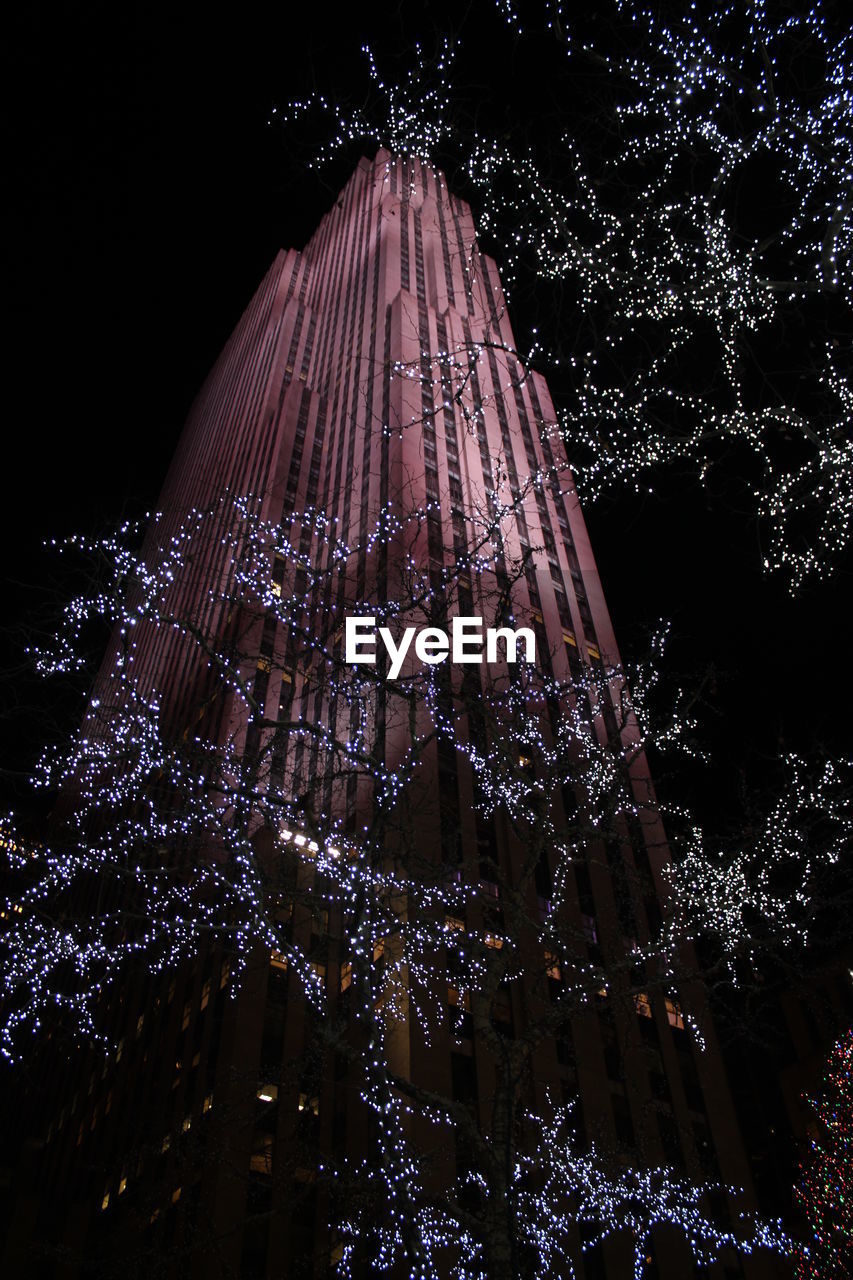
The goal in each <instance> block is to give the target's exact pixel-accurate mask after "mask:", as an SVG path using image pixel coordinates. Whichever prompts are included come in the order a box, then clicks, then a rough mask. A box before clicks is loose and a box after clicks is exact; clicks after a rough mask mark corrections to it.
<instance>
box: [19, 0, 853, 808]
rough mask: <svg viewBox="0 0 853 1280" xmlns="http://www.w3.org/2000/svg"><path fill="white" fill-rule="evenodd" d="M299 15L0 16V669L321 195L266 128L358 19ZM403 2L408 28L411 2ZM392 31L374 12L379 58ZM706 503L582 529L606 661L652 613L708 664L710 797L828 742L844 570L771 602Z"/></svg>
mask: <svg viewBox="0 0 853 1280" xmlns="http://www.w3.org/2000/svg"><path fill="white" fill-rule="evenodd" d="M404 8H405V6H404ZM306 10H307V11H304V12H302V13H301V14H300V16H299V17H298V18H294V17H293V15H292V12H291V11H292V6H285V5H279V6H276V7H270V8H269V9H266V8H264V7H261V8H253V7H252V6H240V8H239V11H238V10H236V9H233V10H232V12H231V14H229V15H226V14H225V12H224V11H223V12H222V13H218V12H217V13H211V11H210V9H209V8H202V7H200V6H198V7H196V6H180V12H179V13H178V15H177V17H176V16H175V15H174V14H173V13H172V12H171V11H170V10H169V9H166V8H163V9H158V8H156V6H155V7H152V6H149V5H146V6H115V5H107V4H102V5H91V4H89V5H86V4H83V5H78V6H74V7H73V9H72V7H71V6H64V7H60V6H56V8H55V9H51V8H50V7H48V6H42V5H32V6H25V12H24V14H23V15H22V16H19V17H18V19H17V20H16V21H17V27H16V30H15V31H14V32H13V33H12V36H11V38H10V40H9V42H8V52H7V55H6V56H7V59H8V64H9V65H8V66H7V68H6V76H5V79H6V83H7V86H11V89H12V93H11V109H10V110H9V111H7V137H6V143H7V146H6V151H7V156H8V161H7V167H8V171H9V173H10V175H11V182H10V183H9V186H8V194H7V205H8V206H9V207H7V213H8V212H11V215H12V231H11V233H9V234H8V235H7V237H6V241H5V250H6V253H7V255H8V263H7V273H6V274H7V279H8V280H9V287H8V289H7V299H8V309H9V318H10V321H11V330H12V336H11V341H10V342H9V344H8V346H7V350H6V354H7V357H8V367H7V370H6V375H5V387H6V400H7V404H9V405H10V407H11V411H10V413H9V416H8V418H7V420H6V429H5V441H6V447H7V460H6V461H7V465H6V469H5V474H6V489H7V493H6V502H5V504H4V505H3V507H2V522H3V528H2V535H3V536H2V541H0V548H2V556H3V573H4V578H5V579H6V582H7V588H6V595H5V601H6V610H5V614H6V616H5V618H4V622H5V623H6V624H7V626H8V628H9V632H8V634H7V635H6V636H5V637H4V642H3V643H4V656H5V661H6V665H7V667H8V668H10V669H14V666H15V662H16V658H17V654H18V649H17V647H16V646H18V644H19V635H20V633H19V630H18V628H19V625H20V624H22V623H24V624H25V623H26V622H27V621H28V619H32V618H33V617H34V616H36V615H38V616H39V617H40V616H41V612H40V611H41V608H42V604H43V600H44V596H45V595H48V596H49V595H50V593H51V592H52V591H53V590H54V588H53V586H51V585H49V584H51V583H52V582H53V581H54V578H55V573H56V570H55V567H52V566H51V564H50V563H49V562H47V561H46V560H45V559H44V558H43V557H42V556H41V554H40V552H39V550H38V548H39V544H40V542H41V540H42V539H43V538H45V537H52V536H61V535H64V534H66V533H69V532H72V531H75V530H83V531H87V532H96V531H98V530H99V529H102V528H104V527H107V526H109V524H110V523H115V522H116V521H117V520H118V519H120V518H121V517H122V516H123V515H125V514H128V513H129V514H138V513H140V512H141V511H144V510H146V509H148V508H150V507H151V506H153V505H154V504H156V497H157V493H158V490H159V487H160V484H161V482H162V480H163V477H164V474H165V470H166V467H167V465H168V461H169V458H170V456H171V454H172V452H173V450H174V447H175V444H176V442H177V439H178V435H179V432H180V428H181V425H182V422H183V420H184V417H185V415H186V412H187V409H188V407H189V404H190V402H191V399H192V397H193V395H194V393H195V391H196V390H197V389H198V387H199V385H200V383H201V381H202V379H203V377H204V376H205V374H206V372H207V370H208V369H209V367H210V365H211V364H212V362H213V360H214V359H215V357H216V355H217V354H218V351H219V350H220V348H221V346H222V344H223V342H224V341H225V339H226V338H227V336H228V334H229V332H230V331H231V329H232V328H233V326H234V324H235V323H236V321H237V319H238V318H239V315H240V313H241V311H242V309H243V307H244V306H245V305H246V303H247V302H248V300H249V298H250V297H251V295H252V293H253V291H254V289H255V287H256V285H257V283H258V282H259V280H260V278H261V276H262V275H263V273H264V271H265V270H266V268H267V266H268V265H269V262H270V260H271V259H272V257H273V255H274V254H275V252H276V250H277V249H278V248H279V247H281V246H284V247H288V246H290V245H294V246H296V247H301V245H302V244H303V243H304V242H305V240H306V239H307V238H308V236H309V235H310V233H311V231H312V230H313V227H314V225H315V224H316V222H317V220H318V218H319V216H320V215H321V214H322V212H323V211H324V210H325V208H326V207H327V206H328V205H329V204H331V202H332V199H333V196H334V194H335V191H336V190H337V188H338V187H339V186H340V185H342V184H343V181H345V179H346V176H347V172H348V166H349V165H350V164H351V163H352V161H354V158H355V153H354V154H353V157H352V159H348V160H344V161H342V163H341V166H340V167H339V168H338V169H337V170H335V171H333V172H332V173H331V174H330V175H328V176H327V177H326V178H324V179H318V178H317V177H315V176H312V175H310V174H308V173H307V172H305V171H304V170H302V169H301V168H300V164H299V157H298V155H295V154H294V152H293V149H292V148H291V147H290V146H289V144H287V143H286V142H285V139H284V138H283V136H282V135H281V134H279V133H277V132H275V131H273V130H271V129H270V128H268V127H267V123H266V122H267V118H268V115H269V111H270V107H271V106H272V105H273V104H274V103H276V102H282V101H285V100H286V99H288V98H289V97H291V96H298V95H300V94H303V93H305V92H307V91H308V90H309V89H310V88H311V86H312V84H314V83H317V84H319V85H320V86H321V87H323V88H324V89H326V90H327V91H328V92H334V91H335V90H336V89H343V90H351V91H352V92H360V91H361V87H362V86H363V83H364V82H363V80H360V79H359V68H360V66H361V65H362V62H361V58H360V55H359V53H358V49H359V46H360V44H361V43H362V41H363V39H364V37H365V35H369V34H370V33H369V32H362V31H361V30H359V24H360V23H363V22H366V21H367V19H365V18H364V15H363V13H361V12H360V11H359V7H358V6H353V7H352V12H351V14H350V16H349V18H348V19H347V20H346V23H348V25H346V23H345V24H344V25H343V26H342V25H341V20H340V19H338V18H335V19H334V20H333V19H332V16H331V15H330V14H329V13H328V12H327V11H326V9H325V7H323V6H316V10H317V11H316V12H314V11H313V10H312V9H310V8H308V7H306ZM417 11H418V14H419V19H418V20H419V21H420V22H421V23H422V24H423V25H424V26H425V27H426V25H427V24H428V22H429V20H430V15H431V12H432V11H431V10H430V7H429V6H417ZM409 12H410V13H411V10H409ZM455 12H456V14H457V18H456V21H457V22H463V21H464V11H461V10H459V9H458V6H457V8H456V10H455ZM411 21H412V20H411V18H410V17H407V18H406V20H405V22H404V20H403V19H402V18H400V17H399V16H392V17H391V18H390V19H388V20H387V21H386V25H385V27H384V33H383V36H382V39H384V40H385V42H386V44H387V45H388V47H389V48H399V47H401V45H402V43H403V42H402V38H401V36H400V32H401V31H402V30H403V28H404V27H405V26H408V27H411ZM429 44H430V41H429V39H428V40H427V45H428V47H429ZM484 74H485V73H484ZM520 87H521V89H522V90H523V89H524V85H523V84H522V85H521V86H520ZM516 88H517V89H518V88H519V86H516ZM324 184H325V185H324ZM722 489H723V492H721V493H719V494H717V495H716V496H714V495H711V496H708V495H706V494H704V493H703V492H702V491H701V490H700V489H698V488H697V487H693V486H689V485H685V484H683V483H681V482H677V483H672V484H668V485H664V490H663V493H662V495H661V496H658V497H656V498H655V499H646V500H644V501H639V500H636V499H623V500H619V501H618V502H617V501H613V500H611V501H609V502H608V503H607V504H606V505H602V506H601V507H600V508H596V509H594V510H592V511H589V512H588V520H589V524H590V528H591V533H592V539H593V546H594V548H595V550H596V554H597V557H598V561H599V567H600V570H601V573H602V577H603V580H604V585H605V591H606V594H607V597H608V601H609V604H610V607H611V612H612V613H613V615H614V620H615V623H616V631H617V636H619V638H620V640H621V641H622V644H623V648H625V649H627V650H628V651H632V650H635V649H637V650H638V649H639V648H640V647H641V645H642V633H643V627H644V626H645V625H647V624H649V623H651V622H653V621H654V620H655V619H656V618H657V617H662V616H666V617H670V618H672V619H673V624H674V632H675V635H676V643H675V646H674V650H673V654H674V659H675V660H676V662H677V665H679V666H681V667H683V668H685V669H687V670H693V671H696V670H701V669H704V667H705V665H706V664H709V663H713V664H714V665H715V666H716V667H717V668H718V669H719V678H718V680H717V682H716V684H715V686H714V688H715V692H714V695H713V700H714V705H715V708H716V714H713V715H711V717H710V720H709V732H710V734H711V740H712V742H713V744H714V748H715V752H716V760H717V767H718V768H720V769H722V768H723V767H724V766H725V770H726V771H727V776H728V781H729V783H731V784H732V785H735V784H736V781H737V777H738V776H739V774H740V771H741V769H742V768H745V769H747V768H752V767H753V765H754V764H755V762H756V761H758V762H759V763H758V764H757V766H756V767H757V768H758V770H759V772H760V771H761V770H762V769H766V767H767V759H768V758H770V757H772V756H773V754H774V752H776V751H777V750H778V747H779V740H780V738H784V740H785V743H786V744H788V745H800V746H806V745H809V743H811V744H814V743H829V744H830V745H834V746H843V745H844V744H845V738H846V723H847V720H848V717H849V713H850V711H851V709H853V704H851V695H850V693H849V691H848V689H849V683H850V681H849V677H848V674H847V667H848V659H849V654H850V651H851V641H853V630H851V623H850V622H849V621H848V620H846V619H845V616H844V613H845V611H844V603H845V601H846V599H848V598H849V595H850V581H851V578H850V561H849V559H848V561H847V564H846V568H842V571H841V573H840V574H839V575H838V576H837V577H836V579H835V580H834V581H833V582H831V583H830V584H828V585H824V586H820V587H818V588H815V589H812V590H811V591H809V592H807V593H806V594H805V595H804V596H803V597H801V598H800V599H799V600H797V601H790V600H789V599H788V597H787V593H786V590H785V587H784V584H783V583H781V582H773V581H770V582H768V581H767V580H766V579H764V578H763V577H762V575H761V572H760V554H759V542H758V535H757V531H756V529H755V526H754V525H753V524H752V523H751V522H750V521H749V519H747V518H746V517H745V516H744V515H742V514H739V513H738V510H737V508H738V506H739V505H740V502H739V500H737V499H734V498H733V496H732V493H730V492H725V486H722ZM667 490H668V492H667ZM3 684H4V688H3V704H2V706H3V711H4V720H3V726H2V728H3V735H2V738H3V740H2V749H3V757H2V760H0V764H2V766H3V768H4V769H5V770H10V769H11V770H12V771H13V772H14V771H16V770H18V769H22V768H24V767H25V766H26V762H27V758H28V757H29V756H31V755H32V754H33V752H34V750H35V744H36V743H37V742H38V741H39V740H40V739H41V737H43V736H44V733H43V731H46V732H51V731H52V730H51V729H50V727H49V721H50V719H51V716H50V714H49V709H50V710H52V709H53V707H54V706H55V705H56V704H55V702H54V701H52V700H50V701H49V706H48V704H46V703H45V702H44V700H42V701H39V699H38V697H37V696H36V694H35V693H34V692H33V691H32V690H31V689H30V687H29V685H27V684H22V683H21V682H20V681H19V680H17V679H15V680H13V681H9V680H8V679H7V680H5V681H4V682H3ZM64 705H65V704H62V703H61V702H60V706H61V707H63V706H64ZM68 705H71V704H70V703H69V704H68ZM761 760H763V761H764V764H761V763H760V762H761ZM7 781H8V778H7Z"/></svg>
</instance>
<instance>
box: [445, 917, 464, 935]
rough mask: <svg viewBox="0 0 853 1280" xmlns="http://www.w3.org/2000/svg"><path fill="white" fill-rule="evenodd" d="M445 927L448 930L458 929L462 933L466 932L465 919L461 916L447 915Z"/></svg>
mask: <svg viewBox="0 0 853 1280" xmlns="http://www.w3.org/2000/svg"><path fill="white" fill-rule="evenodd" d="M444 927H445V929H447V930H448V931H450V930H456V929H458V930H459V931H461V932H462V933H464V932H465V921H464V920H460V919H459V916H445V917H444Z"/></svg>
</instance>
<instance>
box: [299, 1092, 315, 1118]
mask: <svg viewBox="0 0 853 1280" xmlns="http://www.w3.org/2000/svg"><path fill="white" fill-rule="evenodd" d="M296 1109H297V1111H301V1112H303V1113H306V1114H310V1115H312V1116H319V1114H320V1099H319V1097H318V1095H317V1094H316V1093H314V1094H308V1093H300V1095H299V1097H298V1099H297V1102H296Z"/></svg>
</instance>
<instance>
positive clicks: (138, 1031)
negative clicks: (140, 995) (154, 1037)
mask: <svg viewBox="0 0 853 1280" xmlns="http://www.w3.org/2000/svg"><path fill="white" fill-rule="evenodd" d="M144 1026H145V1014H144V1013H140V1015H139V1017H138V1018H137V1019H136V1034H137V1037H139V1036H141V1035H142V1028H143V1027H144Z"/></svg>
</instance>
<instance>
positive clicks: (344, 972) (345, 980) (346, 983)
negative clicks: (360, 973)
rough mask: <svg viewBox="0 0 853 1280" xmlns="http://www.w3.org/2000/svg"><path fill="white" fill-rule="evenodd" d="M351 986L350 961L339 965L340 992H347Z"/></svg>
mask: <svg viewBox="0 0 853 1280" xmlns="http://www.w3.org/2000/svg"><path fill="white" fill-rule="evenodd" d="M351 986H352V961H351V960H345V961H344V963H343V964H342V965H341V991H348V990H349V988H350V987H351Z"/></svg>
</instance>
